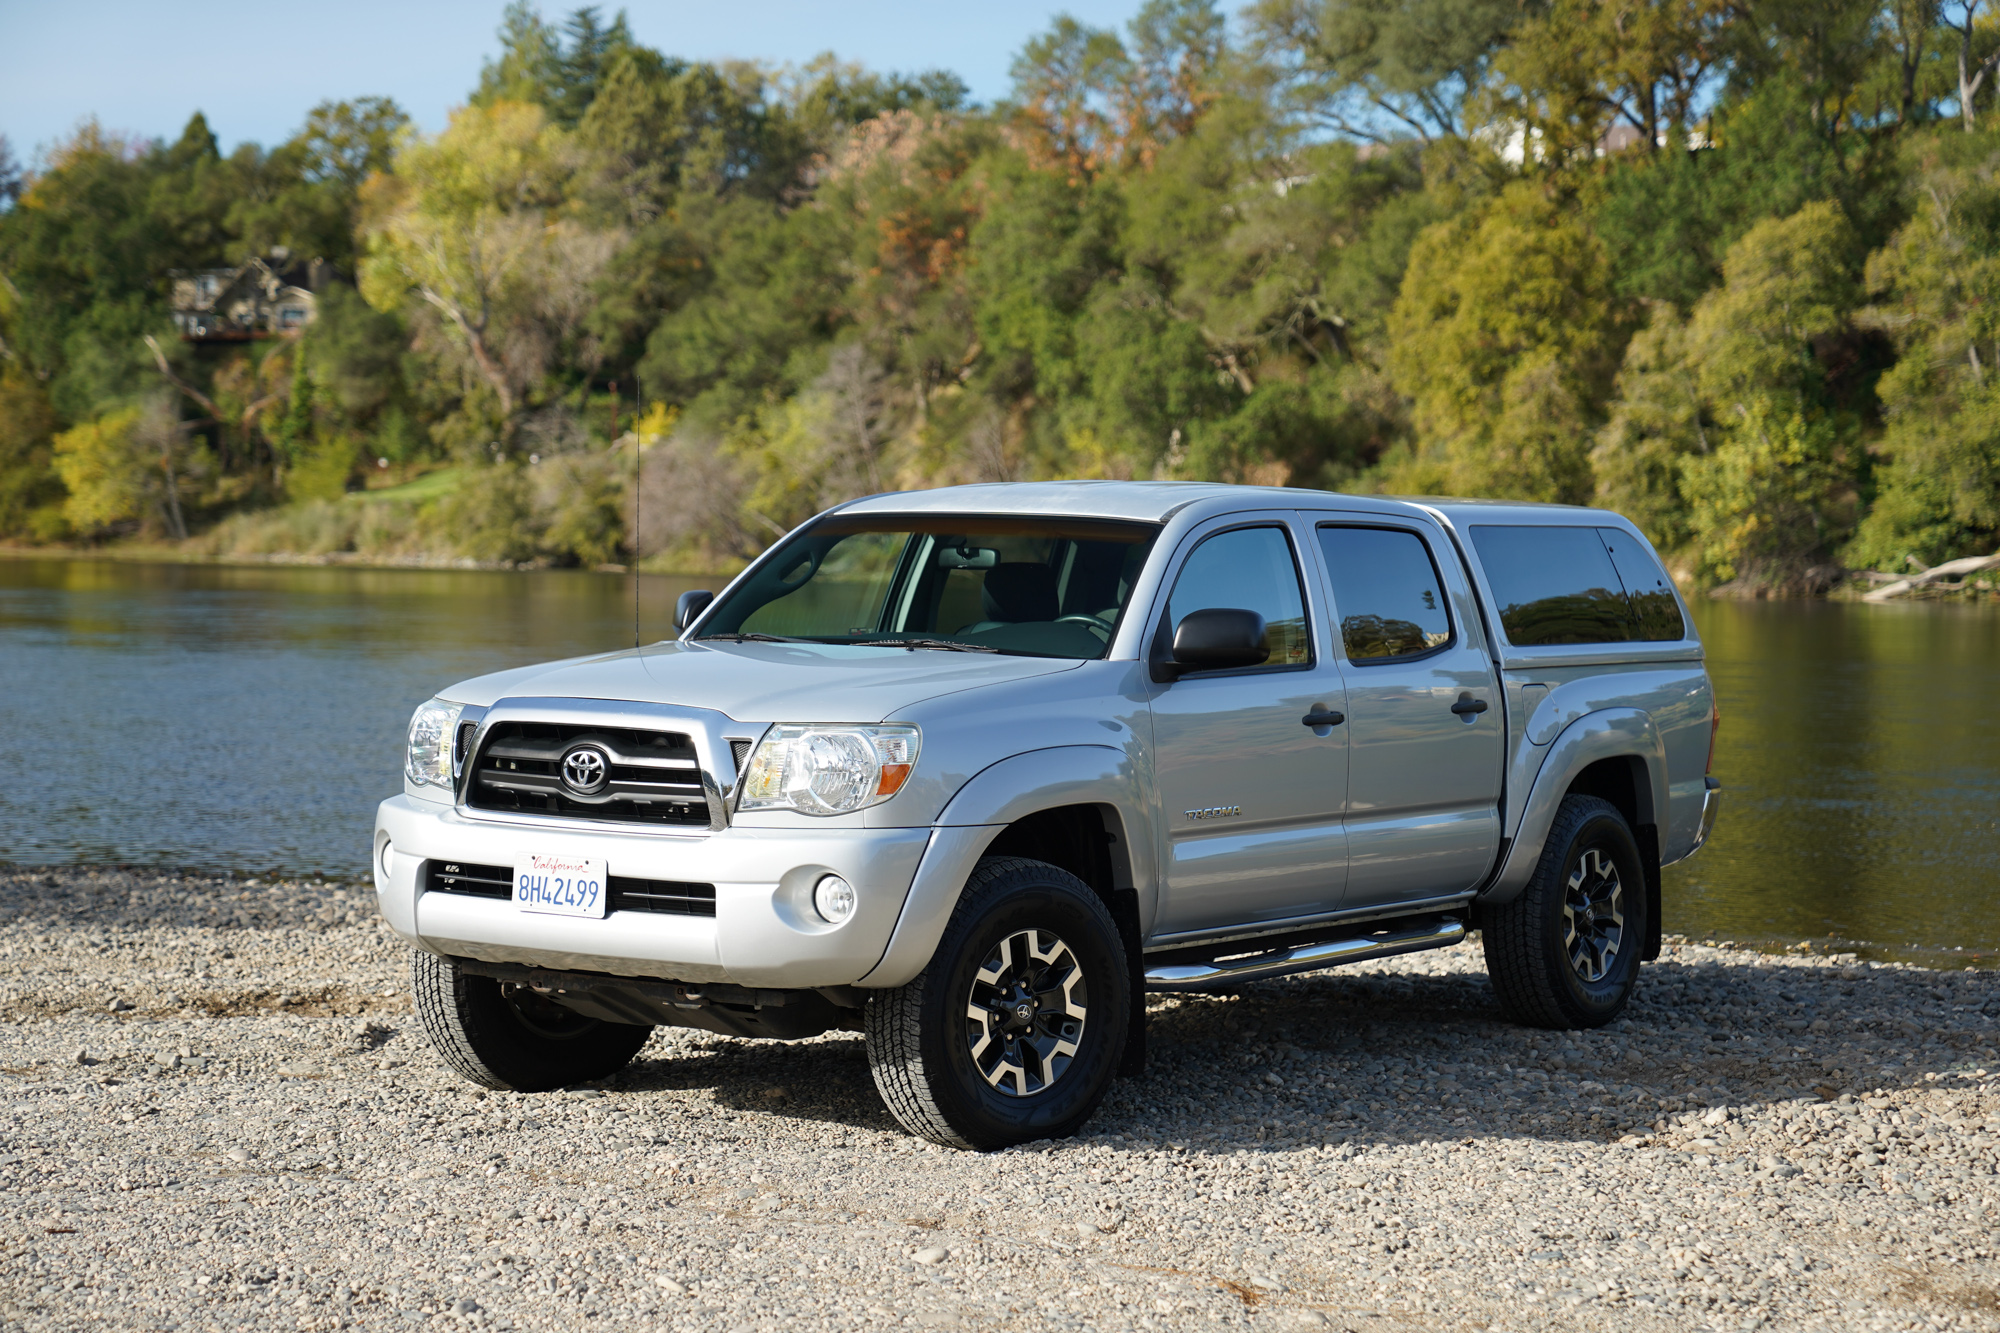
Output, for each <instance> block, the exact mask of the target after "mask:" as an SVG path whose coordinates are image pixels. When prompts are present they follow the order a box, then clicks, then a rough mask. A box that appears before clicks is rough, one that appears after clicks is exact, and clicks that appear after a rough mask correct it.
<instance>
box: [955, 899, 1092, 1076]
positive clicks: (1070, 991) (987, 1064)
mask: <svg viewBox="0 0 2000 1333" xmlns="http://www.w3.org/2000/svg"><path fill="white" fill-rule="evenodd" d="M1089 1021H1090V984H1089V982H1088V981H1087V980H1086V979H1085V977H1084V975H1083V965H1082V964H1081V963H1079V962H1078V961H1077V958H1076V954H1075V953H1074V952H1073V951H1072V950H1071V949H1070V947H1069V945H1067V944H1065V943H1063V941H1062V938H1061V937H1060V936H1057V935H1054V934H1051V933H1050V932H1048V931H1045V930H1023V931H1018V932H1016V933H1015V934H1012V935H1009V936H1007V937H1006V938H1005V939H1003V940H1001V941H1000V943H999V944H997V945H995V946H994V948H993V950H992V952H990V953H989V954H988V955H987V957H986V961H985V963H983V964H982V965H981V966H980V968H979V970H978V971H977V972H974V973H973V974H972V985H971V987H970V993H969V994H968V995H967V997H966V1003H965V1026H966V1041H967V1044H968V1047H969V1052H970V1054H971V1057H972V1064H973V1067H974V1068H975V1069H977V1070H978V1071H979V1073H980V1076H981V1077H982V1078H984V1079H985V1080H986V1081H987V1083H989V1084H991V1085H992V1086H993V1087H994V1088H995V1089H997V1090H998V1091H1000V1092H1001V1093H1002V1094H1004V1095H1006V1096H1011V1097H1032V1096H1035V1095H1036V1094H1037V1093H1041V1092H1046V1091H1047V1090H1048V1089H1049V1088H1050V1087H1052V1086H1053V1085H1054V1084H1055V1082H1056V1080H1058V1079H1060V1078H1061V1077H1062V1076H1063V1075H1064V1074H1065V1073H1067V1072H1068V1071H1069V1067H1070V1064H1071V1062H1073V1061H1074V1060H1075V1059H1076V1053H1077V1051H1078V1050H1079V1049H1081V1047H1082V1044H1083V1036H1084V1027H1085V1025H1086V1024H1087V1023H1088V1022H1089Z"/></svg>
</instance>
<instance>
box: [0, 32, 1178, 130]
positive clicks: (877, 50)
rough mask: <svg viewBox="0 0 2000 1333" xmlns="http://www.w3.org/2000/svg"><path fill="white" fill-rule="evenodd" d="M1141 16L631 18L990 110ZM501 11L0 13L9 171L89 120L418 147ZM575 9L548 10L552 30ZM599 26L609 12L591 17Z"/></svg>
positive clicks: (459, 95)
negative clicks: (922, 80)
mask: <svg viewBox="0 0 2000 1333" xmlns="http://www.w3.org/2000/svg"><path fill="white" fill-rule="evenodd" d="M1139 3H1140V0H1069V3H1066V4H1065V3H1054V4H1049V3H1041V0H1034V2H1033V3H1022V4H1012V5H1004V4H1003V5H995V4H991V3H985V4H966V3H957V2H955V0H943V2H940V0H929V2H928V3H921V2H920V0H839V2H838V3H812V2H811V0H734V2H733V3H724V4H716V3H713V0H711V2H710V3H702V4H694V3H687V0H635V2H634V3H631V4H628V5H626V6H625V9H626V11H627V13H628V14H629V15H630V17H631V24H632V30H633V33H634V35H636V36H637V37H638V39H639V40H640V41H642V42H644V43H646V44H647V45H648V46H654V47H658V48H659V49H661V50H663V51H666V52H669V53H670V54H674V55H681V56H688V57H692V58H695V59H723V58H729V57H740V58H744V59H755V60H767V61H773V62H794V61H801V60H806V59H809V58H811V57H812V56H814V55H817V54H818V53H819V52H821V51H826V50H831V51H833V52H835V53H836V54H838V55H839V56H840V57H841V58H843V59H846V60H858V61H861V62H862V63H863V64H866V65H869V66H871V67H873V68H876V69H883V70H890V69H895V70H916V69H927V68H943V69H949V70H952V71H954V72H955V73H957V74H958V75H959V77H961V78H963V79H964V80H965V81H966V82H967V83H968V84H970V85H971V86H972V92H973V96H974V97H976V98H978V99H979V100H981V101H990V100H992V99H993V98H996V97H1000V96H1003V95H1004V94H1005V93H1006V91H1007V86H1008V83H1007V65H1008V62H1009V61H1010V60H1011V59H1012V58H1013V55H1014V52H1015V51H1016V50H1018V49H1019V48H1020V46H1021V43H1022V42H1023V41H1025V40H1026V39H1027V38H1028V37H1030V36H1032V35H1033V34H1035V33H1036V32H1039V31H1041V30H1042V29H1043V28H1045V27H1046V26H1047V25H1048V22H1049V20H1050V19H1051V18H1052V17H1053V16H1054V15H1056V14H1057V13H1060V12H1063V11H1065V10H1066V11H1068V12H1069V13H1072V14H1074V15H1076V17H1077V18H1079V19H1082V20H1083V21H1084V22H1086V23H1092V24H1096V25H1099V26H1107V27H1108V26H1114V25H1122V24H1123V23H1124V22H1125V20H1126V19H1128V18H1129V17H1130V16H1131V15H1132V14H1133V13H1134V12H1136V11H1137V9H1138V7H1139ZM504 4H505V0H334V2H333V3H326V2H325V0H322V2H321V3H317V4H298V3H293V2H292V0H257V3H249V0H204V2H203V3H200V4H192V3H188V2H187V0H179V2H178V3H176V0H167V2H166V3H161V2H160V0H145V2H143V3H142V2H141V0H60V3H48V0H0V134H5V135H6V136H7V137H8V138H9V139H10V140H11V141H12V142H13V147H14V154H15V156H16V158H18V159H21V160H23V161H27V160H30V159H31V157H32V155H33V153H34V151H35V149H36V148H37V147H39V146H41V145H45V144H48V143H50V142H52V141H54V140H56V139H58V138H61V137H63V136H65V135H67V134H68V133H69V132H70V131H71V130H72V129H74V128H75V126H76V124H77V123H78V122H79V121H80V120H82V119H83V118H84V117H86V116H91V115H95V116H96V117H97V118H98V119H99V120H100V121H102V122H103V123H104V125H105V127H106V128H107V129H114V130H123V131H127V132H132V133H137V134H140V135H144V136H147V137H171V136H173V135H175V134H178V133H179V132H180V129H181V126H182V125H184V124H185V123H186V122H187V118H188V116H189V115H190V114H191V113H192V112H194V111H196V110H201V111H203V112H205V113H206V114H207V116H208V120H209V124H210V125H211V126H212V127H213V128H214V130H215V133H216V136H217V137H218V138H219V139H221V140H222V144H223V148H224V150H225V151H227V150H228V149H230V148H232V147H234V146H235V145H236V144H238V143H240V142H242V141H243V140H246V139H249V140H254V141H256V142H258V143H261V144H264V145H266V146H269V145H272V144H275V143H278V142H280V141H281V140H283V139H285V138H286V137H287V136H289V135H290V133H291V132H292V131H293V130H294V129H295V128H297V126H298V125H299V123H300V122H301V121H302V120H303V119H304V118H305V113H306V111H307V110H308V109H310V108H311V107H312V106H313V105H314V104H315V103H318V102H321V101H324V100H326V99H328V98H341V97H359V96H364V95H368V94H387V95H388V96H390V97H393V98H395V99H396V100H397V101H398V102H400V103H402V105H403V107H404V109H405V110H407V111H409V112H410V113H411V115H413V116H415V117H416V120H417V123H418V124H420V125H422V126H423V127H425V128H426V129H437V128H439V127H440V126H442V125H443V123H444V119H445V113H446V111H447V109H448V108H450V107H451V106H453V105H455V104H457V103H458V102H459V101H461V100H462V99H463V98H464V97H465V95H466V93H467V92H469V91H470V90H471V88H472V86H473V84H474V82H475V81H476V80H477V79H478V77H479V66H480V62H481V61H482V60H484V59H486V58H487V57H488V56H490V55H492V54H493V52H494V50H495V48H496V45H497V43H496V41H495V39H494V35H493V34H494V30H495V29H496V28H497V27H498V26H499V22H500V12H501V9H502V8H503V6H504ZM573 7H574V6H573V5H562V4H546V3H545V4H544V5H543V6H542V9H543V12H544V13H545V14H547V15H549V16H550V17H551V18H560V17H561V16H562V15H563V14H564V13H567V12H568V9H569V8H573ZM601 8H602V10H603V12H604V13H605V14H606V15H607V16H609V15H610V14H613V13H615V12H617V10H618V8H619V6H618V5H617V4H615V3H607V4H605V5H603V6H601Z"/></svg>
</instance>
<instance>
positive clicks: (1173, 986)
mask: <svg viewBox="0 0 2000 1333" xmlns="http://www.w3.org/2000/svg"><path fill="white" fill-rule="evenodd" d="M1464 938H1465V923H1464V922H1463V921H1460V920H1459V919H1457V918H1456V917H1444V918H1442V919H1440V920H1437V921H1433V922H1430V923H1428V924H1426V925H1423V926H1418V927H1414V928H1408V929H1403V930H1393V931H1389V932H1387V933H1385V934H1381V935H1359V936H1352V937H1350V938H1347V939H1338V940H1325V941H1322V942H1320V943H1317V944H1298V945H1293V946H1292V947H1290V948H1286V949H1272V950H1269V951H1267V952H1265V953H1253V954H1247V955H1245V956H1244V957H1241V958H1230V959H1226V960H1222V961H1216V962H1206V963H1177V964H1172V965H1169V966H1165V967H1154V968H1148V969H1147V970H1146V989H1147V990H1149V991H1203V990H1218V989H1220V988H1222V987H1225V986H1234V985H1237V984H1238V983H1240V982H1245V981H1261V980H1263V979H1264V978H1266V977H1283V976H1289V975H1291V974H1292V973H1294V972H1316V971H1318V970H1319V969H1320V968H1323V967H1339V966H1340V965H1341V964H1343V963H1361V962H1366V961H1368V960H1369V959H1373V958H1394V957H1395V956H1396V955H1397V954H1403V953H1416V952H1417V951H1418V950H1420V949H1441V948H1443V947H1445V946H1446V945H1450V944H1457V943H1458V942H1459V941H1460V940H1463V939H1464Z"/></svg>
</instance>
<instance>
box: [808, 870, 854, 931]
mask: <svg viewBox="0 0 2000 1333" xmlns="http://www.w3.org/2000/svg"><path fill="white" fill-rule="evenodd" d="M813 910H814V911H815V912H818V913H819V914H820V916H821V917H823V918H825V920H826V921H828V922H829V923H830V924H832V925H836V926H837V925H839V924H840V923H841V922H843V921H845V920H847V918H849V917H851V916H853V915H854V886H853V885H852V884H849V883H848V882H847V881H846V880H844V879H842V878H841V877H840V876H838V875H824V876H821V878H820V881H819V883H817V884H815V885H813Z"/></svg>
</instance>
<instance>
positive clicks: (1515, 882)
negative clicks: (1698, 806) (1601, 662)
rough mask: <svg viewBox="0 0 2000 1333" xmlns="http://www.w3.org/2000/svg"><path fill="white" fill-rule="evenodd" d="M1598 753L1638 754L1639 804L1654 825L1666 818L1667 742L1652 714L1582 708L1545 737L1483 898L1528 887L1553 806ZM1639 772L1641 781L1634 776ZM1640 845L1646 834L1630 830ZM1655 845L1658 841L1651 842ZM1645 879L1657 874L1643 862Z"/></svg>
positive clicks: (1496, 899)
mask: <svg viewBox="0 0 2000 1333" xmlns="http://www.w3.org/2000/svg"><path fill="white" fill-rule="evenodd" d="M1601 759H1637V760H1638V761H1639V772H1638V773H1636V774H1635V775H1634V786H1635V788H1637V789H1638V790H1637V791H1636V795H1637V796H1638V800H1639V808H1640V809H1641V810H1642V811H1649V812H1650V813H1651V815H1652V823H1653V827H1654V828H1655V829H1660V828H1664V827H1665V826H1666V823H1667V747H1666V742H1665V741H1663V740H1662V739H1661V738H1660V729H1659V728H1658V727H1657V726H1656V725H1654V722H1653V718H1652V715H1651V714H1650V713H1647V712H1645V711H1644V710H1643V709H1638V708H1605V709H1600V710H1599V711H1597V712H1595V713H1587V714H1585V715H1584V716H1582V717H1580V718H1578V719H1577V720H1576V721H1574V722H1572V723H1570V724H1569V725H1568V726H1567V727H1565V728H1563V730H1562V732H1561V733H1560V734H1558V735H1557V736H1556V738H1555V739H1554V740H1553V741H1551V742H1550V743H1549V750H1548V754H1547V755H1546V756H1545V757H1544V758H1543V759H1542V765H1541V768H1540V770H1539V771H1538V772H1537V773H1536V775H1535V781H1534V785H1533V786H1532V787H1530V788H1529V790H1528V797H1527V800H1526V801H1524V802H1523V803H1522V806H1521V824H1520V828H1519V830H1518V831H1517V832H1516V833H1515V835H1514V840H1513V842H1512V843H1510V844H1509V845H1508V847H1507V851H1506V857H1505V859H1504V860H1503V861H1502V862H1501V865H1500V871H1499V873H1498V874H1496V875H1495V876H1494V877H1493V882H1492V883H1491V884H1489V885H1488V886H1487V887H1486V889H1485V890H1484V891H1483V892H1482V893H1481V894H1480V895H1479V899H1478V900H1479V901H1480V902H1482V903H1492V904H1499V903H1506V902H1512V901H1513V900H1514V899H1515V898H1516V897H1517V896H1519V894H1520V892H1521V890H1522V889H1524V888H1526V887H1527V884H1528V880H1529V879H1530V878H1531V877H1532V876H1533V875H1534V873H1535V867H1536V866H1537V865H1538V864H1540V862H1541V859H1542V848H1543V846H1544V844H1546V843H1547V842H1548V837H1549V829H1550V828H1551V827H1552V826H1553V825H1554V824H1555V822H1556V808H1557V807H1558V806H1560V805H1561V804H1562V799H1563V797H1564V796H1566V795H1567V794H1568V793H1569V788H1570V784H1571V783H1573V782H1575V781H1576V778H1577V775H1578V774H1579V773H1581V772H1583V770H1584V769H1586V768H1588V767H1590V765H1592V764H1594V763H1596V762H1598V761H1599V760H1601ZM1641 777H1643V779H1644V781H1643V784H1642V783H1641V782H1640V781H1639V779H1640V778H1641ZM1633 834H1634V836H1635V837H1638V838H1639V841H1640V845H1641V846H1644V845H1645V841H1646V840H1645V838H1644V836H1643V835H1642V834H1641V833H1640V831H1639V830H1638V829H1634V830H1633ZM1656 845H1657V844H1656ZM1648 870H1649V872H1650V873H1649V875H1648V879H1649V880H1651V879H1656V878H1657V876H1658V872H1659V868H1658V867H1657V866H1652V867H1648Z"/></svg>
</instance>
